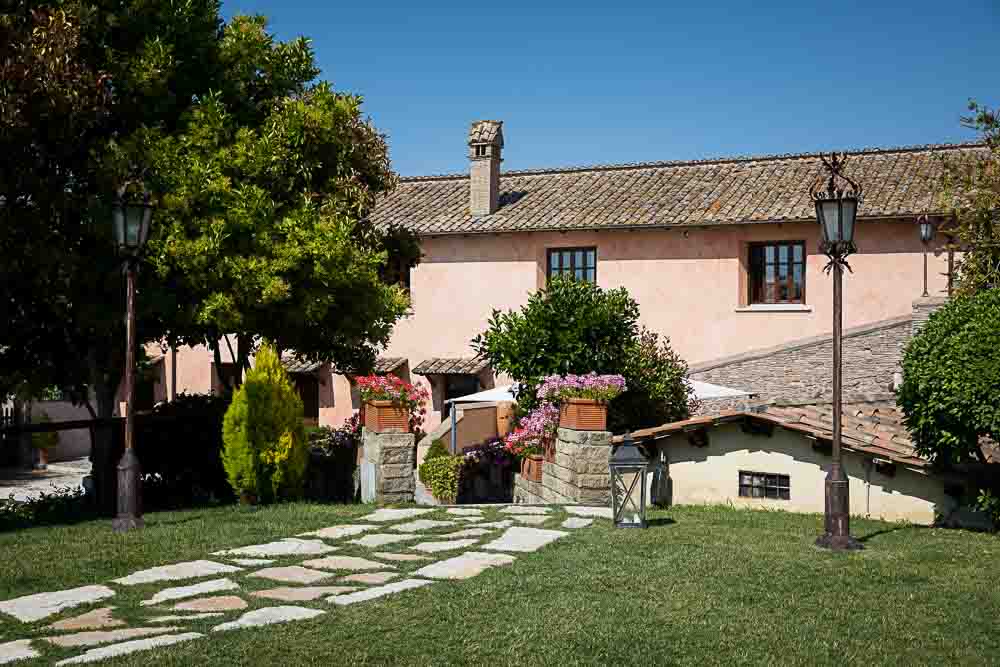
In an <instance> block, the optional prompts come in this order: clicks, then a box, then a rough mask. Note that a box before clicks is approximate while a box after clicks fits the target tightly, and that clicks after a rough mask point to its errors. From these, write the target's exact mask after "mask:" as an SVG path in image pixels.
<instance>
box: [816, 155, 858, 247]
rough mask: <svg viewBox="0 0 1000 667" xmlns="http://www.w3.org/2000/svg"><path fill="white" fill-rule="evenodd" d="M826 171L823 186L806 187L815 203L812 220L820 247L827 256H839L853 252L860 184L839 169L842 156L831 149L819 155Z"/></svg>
mask: <svg viewBox="0 0 1000 667" xmlns="http://www.w3.org/2000/svg"><path fill="white" fill-rule="evenodd" d="M822 160H823V164H824V165H825V166H826V168H827V170H828V171H829V173H830V178H829V182H828V184H827V187H826V188H819V187H816V186H815V185H814V186H813V188H812V189H811V190H810V194H811V195H812V199H813V203H814V204H815V205H816V220H817V221H818V222H819V226H820V233H821V235H822V243H821V246H820V247H821V249H822V251H823V253H824V254H826V255H827V256H829V257H831V258H837V259H843V258H845V257H847V256H848V255H850V254H851V253H853V252H854V250H855V246H854V224H855V222H856V221H857V217H858V206H859V205H860V203H861V188H860V186H858V184H857V183H855V182H854V181H853V180H851V179H850V178H849V177H848V176H846V175H845V174H844V173H843V166H844V162H845V161H846V159H845V158H844V157H842V156H839V155H837V154H836V153H834V154H833V155H832V156H831V157H830V159H829V160H827V159H826V158H825V157H824V158H822Z"/></svg>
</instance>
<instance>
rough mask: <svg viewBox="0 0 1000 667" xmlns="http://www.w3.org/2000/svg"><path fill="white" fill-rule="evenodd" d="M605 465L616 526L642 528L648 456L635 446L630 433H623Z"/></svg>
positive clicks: (644, 520)
mask: <svg viewBox="0 0 1000 667" xmlns="http://www.w3.org/2000/svg"><path fill="white" fill-rule="evenodd" d="M608 468H609V470H610V473H611V501H612V504H613V506H614V507H613V509H614V523H615V528H645V527H646V477H647V476H648V472H649V459H647V458H646V457H645V455H643V453H642V451H641V450H640V449H639V448H638V447H637V446H636V444H635V442H634V441H633V440H632V436H631V435H626V436H625V440H624V441H622V444H620V445H618V447H617V448H615V451H614V453H613V454H612V455H611V459H610V461H609V462H608ZM636 496H638V500H636Z"/></svg>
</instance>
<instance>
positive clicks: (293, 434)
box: [222, 343, 309, 504]
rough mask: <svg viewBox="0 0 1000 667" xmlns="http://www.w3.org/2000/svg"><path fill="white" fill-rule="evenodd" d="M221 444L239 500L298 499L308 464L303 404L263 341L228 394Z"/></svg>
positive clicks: (223, 459) (275, 354) (271, 348)
mask: <svg viewBox="0 0 1000 667" xmlns="http://www.w3.org/2000/svg"><path fill="white" fill-rule="evenodd" d="M222 440H223V443H224V446H223V450H222V464H223V467H225V469H226V476H227V478H228V479H229V484H230V485H231V486H232V487H233V490H234V491H235V492H236V493H237V494H239V495H240V496H241V497H243V498H254V499H255V500H256V502H259V503H264V504H266V503H270V502H273V501H274V500H279V499H284V498H297V497H299V496H301V494H302V485H303V482H304V479H305V472H306V466H307V465H308V462H309V451H308V445H307V443H306V434H305V427H304V425H303V423H302V400H301V399H300V398H299V395H298V393H297V392H296V391H295V387H294V386H293V385H292V382H291V380H290V379H289V377H288V374H287V373H286V372H285V369H284V367H283V366H282V365H281V360H280V359H279V357H278V354H277V352H276V351H275V349H274V348H273V347H272V346H271V345H269V344H267V343H265V344H263V345H261V348H260V350H259V351H258V352H257V356H256V359H255V361H254V367H253V369H252V370H250V371H249V372H248V373H247V376H246V380H244V382H243V384H242V386H240V388H239V389H238V390H237V391H236V392H235V393H234V394H233V399H232V403H231V404H230V406H229V409H228V410H227V411H226V417H225V419H224V420H223V425H222Z"/></svg>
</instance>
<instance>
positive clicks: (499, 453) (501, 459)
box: [462, 440, 514, 468]
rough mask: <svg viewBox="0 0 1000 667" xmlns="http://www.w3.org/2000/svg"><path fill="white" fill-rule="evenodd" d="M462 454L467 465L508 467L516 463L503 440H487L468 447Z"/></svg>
mask: <svg viewBox="0 0 1000 667" xmlns="http://www.w3.org/2000/svg"><path fill="white" fill-rule="evenodd" d="M462 455H463V456H464V457H465V465H466V466H471V465H475V464H485V465H495V466H500V467H502V468H506V467H509V466H510V465H512V464H513V463H514V457H513V456H512V455H511V451H510V450H509V449H508V448H507V445H506V443H504V441H503V440H487V441H486V442H484V443H483V444H481V445H475V446H473V447H466V448H465V451H463V452H462Z"/></svg>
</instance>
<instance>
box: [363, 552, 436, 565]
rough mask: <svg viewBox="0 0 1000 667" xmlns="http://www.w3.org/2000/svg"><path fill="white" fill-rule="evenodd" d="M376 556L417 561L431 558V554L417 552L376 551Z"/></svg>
mask: <svg viewBox="0 0 1000 667" xmlns="http://www.w3.org/2000/svg"><path fill="white" fill-rule="evenodd" d="M372 556H375V558H381V559H382V560H397V561H403V562H406V561H416V560H430V559H431V557H430V556H418V555H417V554H392V553H389V552H387V551H376V552H375V553H373V554H372Z"/></svg>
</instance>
